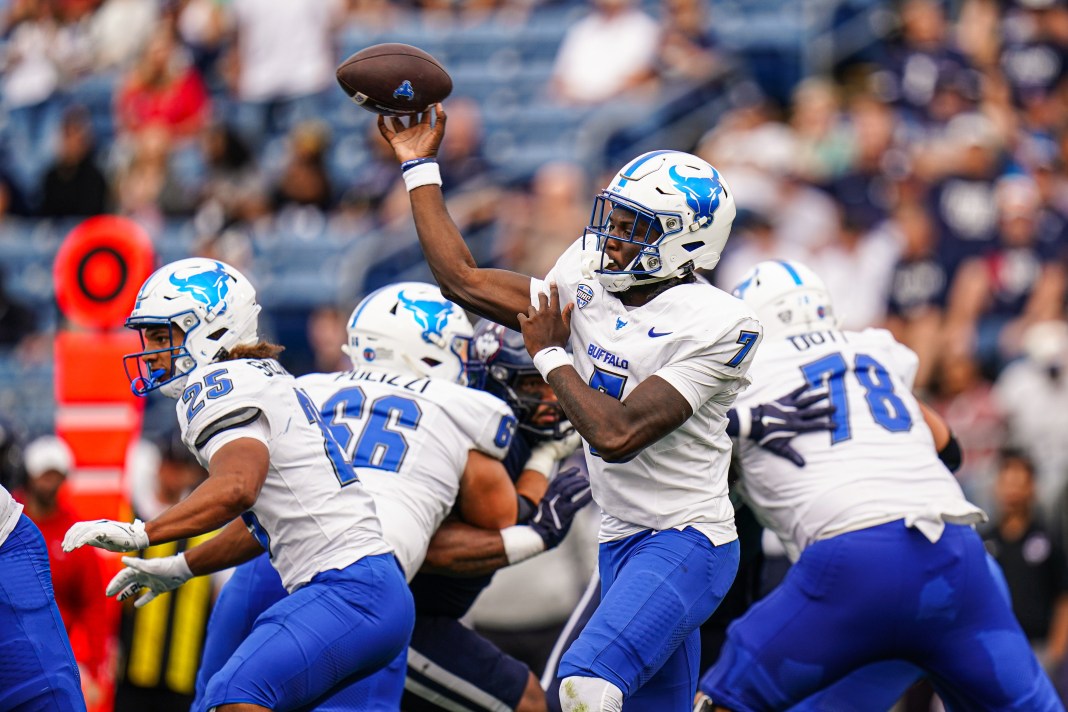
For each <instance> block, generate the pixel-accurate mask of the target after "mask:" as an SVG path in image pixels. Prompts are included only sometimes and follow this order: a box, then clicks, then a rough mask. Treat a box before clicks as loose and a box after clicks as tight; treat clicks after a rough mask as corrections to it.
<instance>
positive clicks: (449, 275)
mask: <svg viewBox="0 0 1068 712" xmlns="http://www.w3.org/2000/svg"><path fill="white" fill-rule="evenodd" d="M433 109H434V110H433V111H427V112H425V113H423V114H421V115H419V116H417V117H415V118H412V119H409V123H410V125H409V126H407V127H406V126H405V125H404V124H403V122H402V120H401V119H399V118H394V117H385V116H379V118H378V129H379V131H380V132H381V133H382V136H383V137H384V138H385V139H386V140H387V141H389V143H390V145H391V146H392V147H393V152H394V154H395V155H396V157H397V160H398V161H400V164H401V170H402V171H403V175H404V182H405V184H406V185H407V187H408V196H409V198H410V199H411V202H412V215H413V216H414V218H415V229H416V231H417V232H418V234H419V243H420V244H421V245H422V247H423V254H425V255H426V260H427V263H428V264H429V265H430V270H431V271H432V272H433V273H434V279H435V280H437V283H438V286H440V287H441V292H442V294H443V295H444V296H445V297H446V298H447V299H450V300H451V301H454V302H456V303H458V304H460V305H461V306H463V307H464V308H465V309H469V310H470V311H473V312H475V313H476V314H480V315H481V316H484V317H486V318H487V319H491V320H493V321H495V322H497V323H499V324H504V325H505V326H508V327H511V328H513V329H518V322H517V321H516V314H518V313H519V312H520V311H523V310H525V309H526V307H527V305H528V304H529V303H530V277H528V276H526V275H523V274H519V273H518V272H509V271H506V270H499V269H487V268H482V267H479V266H478V265H477V264H475V259H474V257H472V255H471V251H470V250H469V249H467V244H466V243H465V242H464V238H463V236H462V235H461V234H460V230H459V229H458V228H457V227H456V223H454V222H453V220H452V216H451V215H449V211H448V209H447V208H446V206H445V198H444V196H443V195H442V192H441V174H440V172H439V171H438V166H437V162H436V158H437V155H438V147H439V146H440V145H441V139H442V137H443V136H444V135H445V122H446V116H445V111H444V109H443V108H442V106H441V104H435V105H434V107H433Z"/></svg>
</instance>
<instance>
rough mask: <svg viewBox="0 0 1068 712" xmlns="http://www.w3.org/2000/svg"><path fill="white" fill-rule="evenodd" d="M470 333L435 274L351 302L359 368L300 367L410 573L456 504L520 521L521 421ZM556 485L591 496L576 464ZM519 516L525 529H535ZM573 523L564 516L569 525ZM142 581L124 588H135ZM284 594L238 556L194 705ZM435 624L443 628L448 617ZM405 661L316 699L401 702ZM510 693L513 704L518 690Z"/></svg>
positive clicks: (466, 514) (384, 705)
mask: <svg viewBox="0 0 1068 712" xmlns="http://www.w3.org/2000/svg"><path fill="white" fill-rule="evenodd" d="M472 333H473V330H472V327H471V324H470V322H469V321H468V319H467V316H466V315H465V314H464V312H463V310H462V309H460V308H459V307H458V306H457V305H455V304H453V303H452V302H449V301H447V300H445V299H444V298H443V297H442V296H441V292H440V291H439V290H438V288H437V287H435V286H434V285H432V284H424V283H418V282H405V283H401V284H393V285H389V286H387V287H383V288H382V289H380V290H378V291H376V292H374V293H372V294H371V295H369V296H368V297H366V298H365V299H364V300H363V301H361V302H360V304H358V305H357V306H356V308H355V309H354V310H353V312H352V316H351V317H350V319H349V323H348V344H347V345H345V346H343V347H342V348H343V350H344V351H345V353H346V354H347V355H348V356H349V357H350V358H351V360H352V363H353V369H352V370H350V371H344V372H340V373H322V374H310V375H307V376H302V377H300V378H298V379H297V385H298V387H299V388H300V389H301V390H302V391H303V392H304V393H306V394H307V395H308V397H310V399H311V400H312V402H314V403H315V405H316V408H317V409H318V410H319V412H320V413H321V415H322V417H323V420H324V423H325V426H326V428H327V429H328V430H329V431H330V433H331V434H332V435H333V437H334V439H335V441H336V442H337V443H338V446H339V448H340V452H341V454H342V456H343V457H344V458H345V460H346V461H348V462H350V463H352V464H353V465H354V466H355V468H356V472H357V473H358V474H359V477H360V483H361V484H362V485H363V486H364V487H365V488H366V489H367V490H368V491H369V492H370V493H371V495H372V496H373V497H374V500H375V506H376V510H377V513H378V516H379V519H380V521H381V522H382V528H383V533H384V537H385V539H386V541H387V542H388V543H389V544H390V545H391V546H392V547H393V548H394V551H395V553H396V554H397V558H398V560H399V562H400V564H401V567H402V568H403V569H404V571H405V573H406V575H407V578H408V579H409V580H411V579H412V578H413V577H414V576H415V574H416V572H417V571H419V569H420V567H421V565H422V563H423V559H424V557H425V556H426V553H427V547H428V545H429V543H430V540H431V536H432V535H433V534H434V533H435V531H436V530H437V529H438V526H439V525H440V524H441V523H442V522H443V521H444V519H445V517H446V516H447V515H448V514H449V513H450V512H454V513H455V515H456V517H457V518H458V519H459V520H461V521H463V522H465V523H467V524H468V525H470V526H472V527H478V528H479V529H478V530H477V531H479V532H484V533H487V534H489V533H490V531H492V533H493V534H494V535H495V536H496V537H497V538H498V539H500V538H501V537H502V536H503V537H505V538H507V537H508V536H511V530H512V529H513V528H516V527H515V525H516V519H517V511H518V509H519V498H518V497H517V493H516V489H515V487H513V485H512V481H511V479H510V478H509V476H508V473H507V471H506V470H505V467H504V465H502V463H501V461H500V460H501V458H502V457H504V455H505V453H506V452H508V450H509V446H510V444H511V441H512V436H513V434H514V433H515V431H516V426H517V422H516V418H515V417H514V415H513V414H512V411H511V410H510V409H509V407H508V406H507V404H505V402H504V401H502V400H500V399H498V398H496V397H495V396H492V395H490V394H489V393H486V392H484V391H480V390H475V389H472V388H467V387H465V384H466V382H467V374H466V368H465V362H466V358H467V353H468V346H469V341H470V339H471V336H472ZM572 449H573V448H572ZM541 459H543V460H544V458H541ZM526 465H527V472H528V473H530V474H535V473H541V474H537V476H538V477H541V478H542V479H543V480H544V478H545V474H548V471H549V470H551V468H552V467H553V465H555V459H554V458H551V459H550V461H549V462H543V463H540V464H539V463H538V462H536V461H534V460H532V459H531V458H528V459H527V460H526ZM543 470H544V471H545V472H542V471H543ZM549 487H550V492H554V493H555V492H557V490H559V488H561V487H567V488H568V489H567V491H568V492H569V493H570V495H571V496H573V497H575V501H574V502H573V503H572V502H569V503H568V504H573V505H574V506H576V507H579V508H580V507H581V506H583V504H584V503H585V502H588V501H589V499H588V485H587V483H586V482H585V479H584V478H581V477H579V478H575V477H574V476H572V475H571V474H570V473H569V474H566V475H561V476H560V477H559V478H557V480H555V481H554V483H553V484H551V485H549ZM572 487H575V488H576V489H572ZM583 492H586V499H585V501H584V500H583ZM567 522H568V523H570V519H569V518H568V520H567ZM519 526H520V527H521V531H522V530H527V529H530V526H529V525H519ZM501 530H503V533H498V532H500V531H501ZM533 531H534V532H535V533H538V531H539V530H538V529H537V528H535V529H534V530H533ZM566 531H567V527H566V526H564V527H563V528H562V532H560V536H561V537H562V535H563V534H564V533H566ZM541 534H542V538H550V536H551V535H550V533H549V532H542V533H541ZM554 535H555V533H554ZM464 538H466V539H468V540H470V537H464ZM480 548H481V547H480ZM535 553H536V552H535ZM170 558H175V557H170ZM506 563H507V562H506ZM170 565H171V564H170V562H168V561H165V560H160V559H156V560H153V561H151V562H140V563H138V566H139V569H140V572H143V571H144V570H152V569H156V568H161V567H162V568H166V567H168V566H170ZM127 582H129V583H132V584H136V583H142V584H145V585H149V586H150V587H151V586H152V583H153V582H152V581H151V580H150V579H139V575H138V573H134V572H132V571H131V570H127V571H126V572H124V573H122V574H119V576H118V577H117V582H116V583H115V584H113V585H112V586H111V587H110V588H111V590H119V591H120V592H122V591H125V590H126V583H127ZM133 588H136V586H134V587H133ZM133 588H131V589H129V590H128V591H126V592H127V593H130V594H132V593H133ZM121 595H122V593H120V596H121ZM285 596H286V591H285V589H284V588H283V587H282V583H281V581H279V579H278V576H277V574H275V573H274V571H273V569H271V567H270V564H269V562H267V561H266V557H264V556H261V557H258V558H256V559H254V560H252V561H250V562H248V563H246V564H243V565H242V566H239V567H238V568H237V570H236V571H235V573H234V575H233V576H232V577H231V578H230V580H229V581H228V582H227V584H226V586H224V588H223V590H222V592H221V594H220V596H219V600H218V602H217V603H216V606H215V608H214V610H213V611H212V617H211V621H210V622H209V626H208V635H207V640H206V641H205V648H204V656H203V660H202V662H201V668H200V670H199V671H198V674H197V697H196V700H195V701H194V703H193V710H195V711H196V712H202V711H203V710H206V709H208V706H207V705H206V704H205V699H206V692H205V690H206V687H207V684H208V681H209V680H210V679H212V677H213V676H214V674H215V673H216V672H218V670H219V669H220V668H221V667H222V666H223V664H224V663H225V661H226V660H227V659H228V658H229V657H230V656H231V655H232V654H233V652H234V650H235V649H237V648H238V646H239V645H240V644H241V642H242V641H243V640H244V639H245V638H246V636H247V635H248V634H249V630H250V629H251V628H252V625H253V622H254V621H255V620H256V618H257V617H258V616H259V615H260V614H261V613H262V612H263V610H264V609H266V608H267V607H269V606H270V605H272V604H274V603H275V602H277V601H279V600H281V599H283V598H285ZM416 630H419V629H418V627H417V629H416ZM437 633H438V634H441V629H440V628H439V629H438V631H437ZM468 652H469V651H467V650H464V649H462V648H461V649H456V648H454V649H453V650H452V651H451V654H452V655H453V656H454V657H455V658H462V657H463V656H464V655H465V654H468ZM479 662H483V663H484V662H485V659H484V658H482V659H481V660H480V661H479ZM394 668H396V671H395V670H394ZM404 671H405V660H404V659H403V657H402V658H401V659H400V660H399V661H397V662H396V664H395V665H394V664H391V665H390V668H389V669H388V670H385V671H380V672H379V673H376V674H375V675H373V676H371V677H370V678H367V679H365V680H361V681H359V682H356V683H354V684H352V685H350V686H348V687H347V688H346V689H344V690H341V691H338V692H336V693H335V694H334V695H333V696H332V697H331V698H330V700H328V701H326V702H324V703H321V704H319V705H318V706H317V708H316V709H319V710H323V711H324V712H325V711H326V710H331V711H333V710H337V711H339V712H340V710H346V711H350V712H351V711H353V710H363V711H364V712H370V711H372V710H374V711H376V712H395V710H397V709H398V707H399V706H400V704H401V694H402V692H403V689H404V686H405V684H404V682H405V681H404ZM528 677H529V678H530V681H529V683H530V684H528V679H527V678H528ZM527 688H530V689H529V690H528V689H527ZM524 693H528V696H529V695H540V687H539V686H538V685H537V684H536V680H534V679H533V678H532V676H530V674H529V672H527V671H525V669H524V675H523V677H522V678H521V679H520V680H519V685H518V689H517V690H516V691H515V695H516V699H521V698H523V697H524ZM509 702H511V703H512V704H513V705H514V704H515V702H516V700H513V699H510V700H509Z"/></svg>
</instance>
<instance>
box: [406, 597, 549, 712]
mask: <svg viewBox="0 0 1068 712" xmlns="http://www.w3.org/2000/svg"><path fill="white" fill-rule="evenodd" d="M404 688H405V691H404V700H403V704H402V705H401V707H402V708H403V709H404V710H405V712H435V711H436V710H441V709H455V710H470V712H484V711H488V712H493V711H495V710H524V711H525V710H531V711H532V712H533V711H534V710H545V695H544V693H543V692H542V690H541V686H540V685H538V683H537V679H536V678H535V677H534V676H533V674H532V673H531V672H530V670H529V669H528V668H527V666H526V665H524V664H523V663H521V662H520V661H518V660H516V659H515V658H513V657H511V656H509V655H507V654H505V653H504V652H502V651H501V650H500V649H499V648H497V646H495V645H493V643H491V642H490V641H488V640H486V639H485V638H483V637H482V636H481V635H479V634H478V633H476V632H475V631H473V630H471V629H470V628H467V627H466V626H464V625H463V624H462V623H460V621H458V620H456V619H455V618H449V617H447V616H417V617H416V620H415V628H414V630H413V631H412V641H411V644H410V645H409V647H408V679H407V680H406V681H405V683H404Z"/></svg>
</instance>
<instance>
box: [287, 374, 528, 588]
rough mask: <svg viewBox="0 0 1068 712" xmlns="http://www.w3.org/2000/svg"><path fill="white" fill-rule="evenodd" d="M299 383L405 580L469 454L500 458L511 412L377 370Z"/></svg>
mask: <svg viewBox="0 0 1068 712" xmlns="http://www.w3.org/2000/svg"><path fill="white" fill-rule="evenodd" d="M297 383H298V384H299V385H300V387H301V388H302V389H303V390H304V391H305V392H306V393H307V394H308V395H309V396H311V398H312V400H313V401H315V403H316V405H317V406H318V407H319V409H320V411H321V412H322V415H323V419H324V421H325V422H326V425H327V427H328V428H330V430H331V431H332V432H333V433H334V436H335V438H336V439H337V441H338V444H339V445H340V446H341V449H342V451H343V453H344V455H345V458H346V459H347V460H348V461H349V462H351V463H353V465H354V466H356V468H357V472H358V473H359V477H360V482H361V483H363V485H364V486H365V487H366V488H367V490H368V491H369V492H370V493H371V495H372V496H373V497H374V499H375V506H376V508H377V510H378V516H379V519H380V520H381V521H382V531H383V533H384V535H385V538H386V541H387V542H389V543H390V544H391V545H392V546H393V549H394V552H395V553H396V555H397V559H398V560H399V561H400V563H401V566H402V567H403V568H404V571H405V573H406V574H407V576H408V580H409V581H410V580H411V579H412V577H413V576H415V574H416V572H417V571H419V568H420V567H421V566H422V564H423V559H424V558H426V550H427V546H428V545H429V544H430V537H431V536H433V534H434V532H435V531H437V528H438V526H439V525H440V524H441V522H442V520H444V519H445V517H446V516H448V514H449V512H450V511H451V510H452V508H453V505H454V504H455V502H456V496H457V494H458V493H459V491H460V478H461V477H462V476H463V473H464V469H465V467H466V466H467V456H468V453H469V452H470V451H471V450H478V451H479V452H483V453H485V454H487V455H489V456H490V457H494V458H497V459H498V460H499V459H501V458H503V457H504V454H505V452H507V450H508V446H509V445H510V444H511V441H512V435H513V433H514V432H515V427H516V420H515V417H514V416H513V415H512V411H511V410H510V409H509V408H508V406H507V405H505V403H504V401H502V400H500V399H498V398H496V397H495V396H492V395H490V394H489V393H485V392H483V391H476V390H474V389H471V388H465V387H463V386H461V385H458V384H455V383H451V382H449V381H445V380H441V379H427V378H419V377H416V376H412V375H402V374H398V373H395V372H390V371H387V370H382V369H361V370H358V371H347V372H344V373H315V374H311V375H308V376H302V377H300V378H298V379H297Z"/></svg>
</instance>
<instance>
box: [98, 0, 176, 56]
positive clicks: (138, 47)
mask: <svg viewBox="0 0 1068 712" xmlns="http://www.w3.org/2000/svg"><path fill="white" fill-rule="evenodd" d="M159 19H160V3H159V2H156V0H104V2H103V4H101V6H100V9H99V10H97V11H96V12H95V13H94V14H93V17H92V19H91V20H90V26H89V36H90V38H91V40H92V43H93V68H94V70H95V71H97V72H101V71H112V70H116V69H117V70H125V69H126V68H127V67H128V66H130V65H131V64H132V63H133V62H134V61H135V60H137V58H138V57H140V56H141V55H142V53H143V51H144V49H145V45H146V44H147V43H148V42H149V41H150V39H151V37H152V34H153V30H155V29H156V25H157V23H158V22H159Z"/></svg>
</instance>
